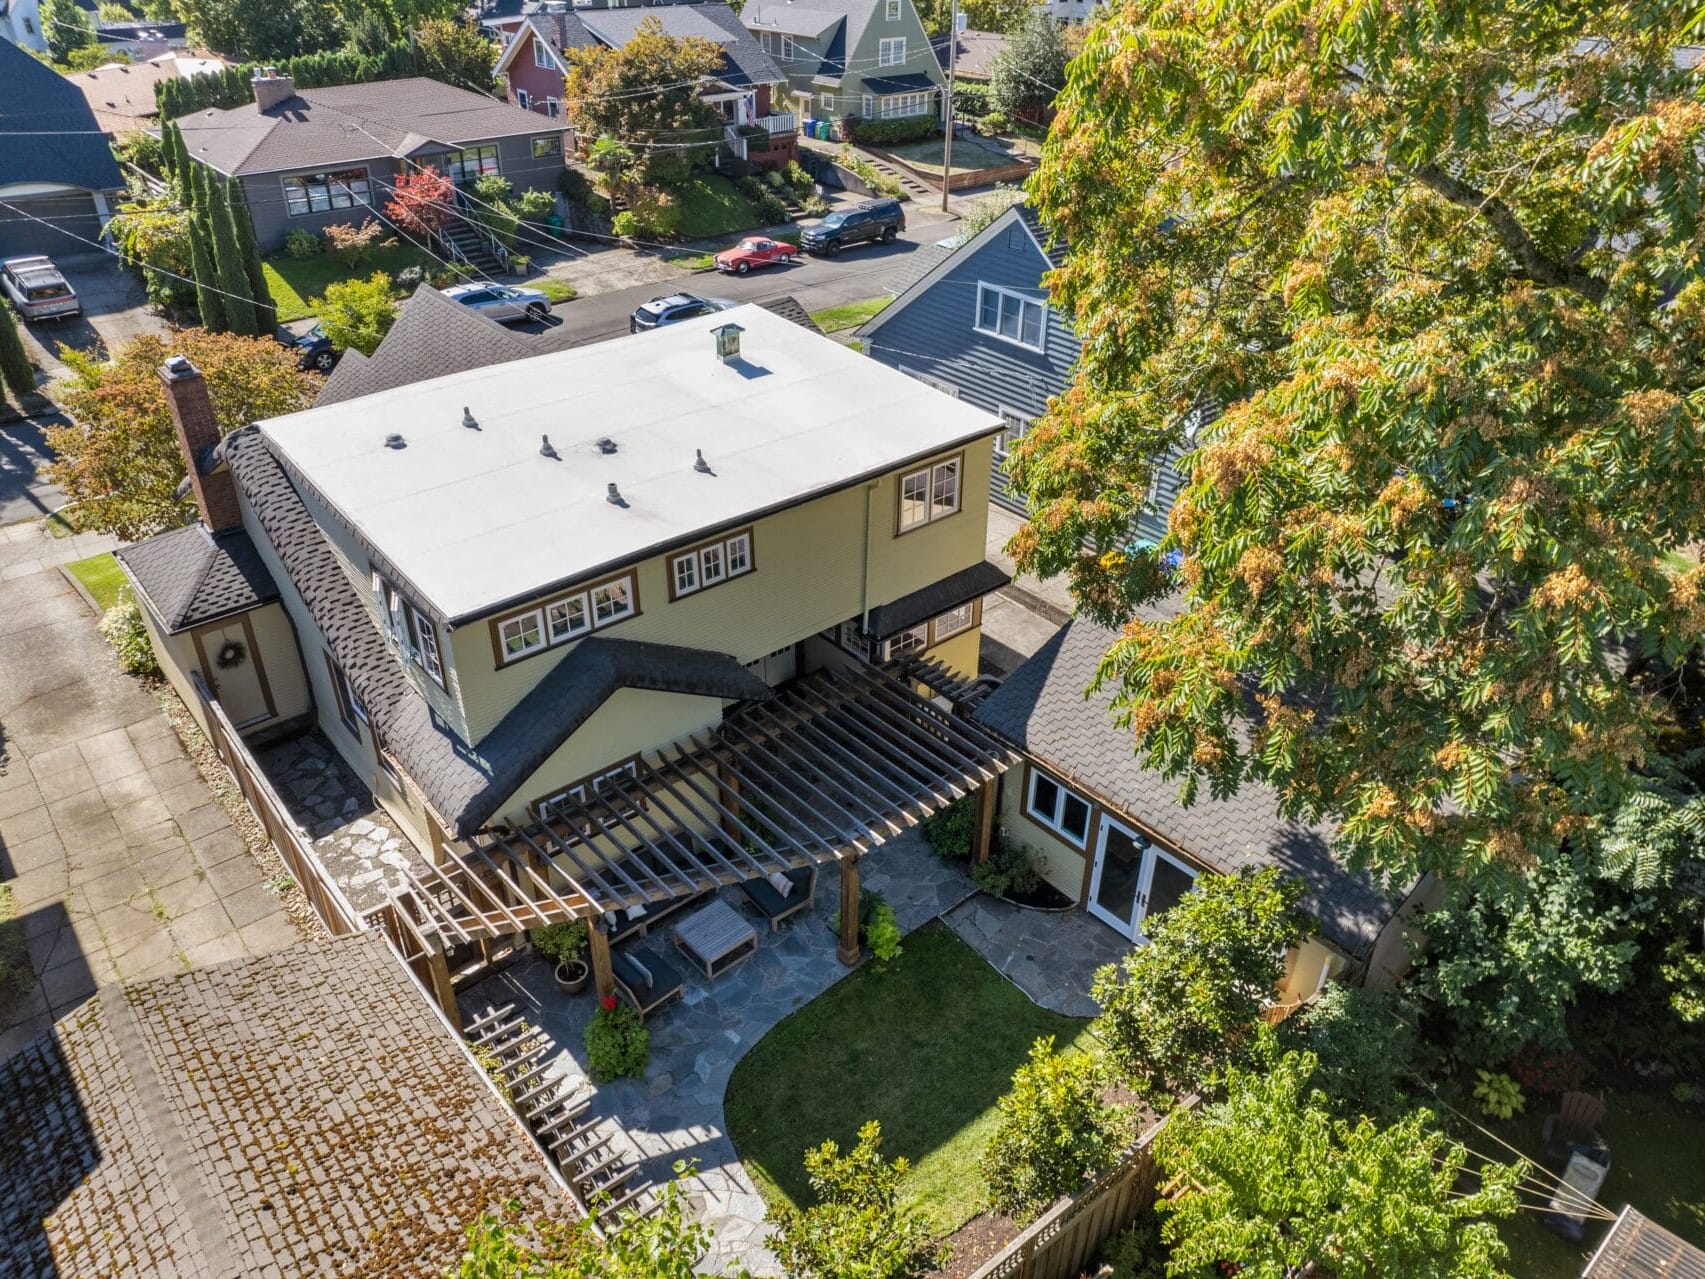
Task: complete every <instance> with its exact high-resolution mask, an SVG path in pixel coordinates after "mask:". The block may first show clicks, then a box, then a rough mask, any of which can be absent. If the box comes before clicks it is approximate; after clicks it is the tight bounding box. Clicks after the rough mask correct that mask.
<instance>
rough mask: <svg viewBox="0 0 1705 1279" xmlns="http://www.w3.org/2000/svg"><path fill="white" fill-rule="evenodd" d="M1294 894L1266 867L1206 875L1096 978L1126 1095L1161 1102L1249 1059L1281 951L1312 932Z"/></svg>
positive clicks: (1298, 888) (1297, 887)
mask: <svg viewBox="0 0 1705 1279" xmlns="http://www.w3.org/2000/svg"><path fill="white" fill-rule="evenodd" d="M1301 895H1302V885H1301V883H1300V882H1298V881H1296V880H1291V879H1281V878H1280V877H1279V873H1278V872H1277V871H1276V870H1272V869H1267V870H1260V871H1246V872H1244V873H1243V874H1240V875H1210V876H1208V877H1206V878H1205V879H1204V880H1203V881H1202V884H1201V887H1200V888H1198V889H1197V890H1196V891H1194V892H1191V893H1187V894H1185V896H1184V898H1183V900H1181V901H1180V902H1179V903H1178V904H1177V905H1175V906H1174V907H1173V908H1172V909H1171V910H1169V911H1166V912H1165V913H1164V914H1161V915H1158V916H1153V917H1150V919H1148V920H1147V921H1145V924H1144V927H1145V928H1146V929H1147V931H1148V944H1147V945H1145V946H1138V947H1137V948H1136V949H1135V950H1133V951H1132V952H1131V953H1130V954H1129V955H1127V956H1126V957H1125V958H1124V959H1123V960H1121V961H1120V962H1119V963H1117V964H1109V965H1108V966H1107V967H1105V968H1103V969H1102V970H1101V971H1100V972H1098V973H1096V974H1095V988H1094V995H1095V1002H1096V1003H1098V1004H1100V1005H1101V1016H1100V1017H1099V1018H1097V1020H1096V1023H1095V1029H1096V1033H1097V1034H1098V1035H1099V1036H1100V1038H1101V1041H1102V1042H1103V1043H1104V1044H1105V1045H1106V1047H1107V1056H1108V1060H1109V1061H1110V1062H1111V1063H1112V1065H1113V1067H1114V1068H1115V1069H1116V1070H1117V1071H1118V1072H1119V1073H1120V1075H1121V1076H1123V1078H1124V1080H1125V1081H1126V1082H1127V1083H1128V1084H1129V1085H1130V1086H1131V1088H1132V1089H1133V1090H1134V1091H1135V1092H1137V1093H1138V1094H1139V1095H1140V1096H1142V1097H1144V1098H1145V1099H1147V1100H1149V1101H1152V1102H1155V1103H1157V1104H1164V1103H1165V1102H1166V1101H1168V1100H1170V1099H1171V1098H1172V1097H1173V1096H1176V1095H1179V1094H1181V1093H1184V1092H1187V1091H1189V1090H1190V1089H1192V1088H1196V1087H1204V1086H1208V1085H1211V1084H1213V1083H1214V1082H1216V1081H1217V1080H1218V1078H1219V1077H1220V1075H1221V1073H1222V1072H1223V1071H1224V1070H1225V1068H1226V1067H1227V1066H1230V1065H1240V1064H1246V1063H1247V1062H1248V1061H1249V1060H1250V1059H1251V1057H1250V1054H1251V1053H1252V1052H1253V1051H1254V1049H1255V1045H1256V1034H1257V1031H1258V1029H1259V1027H1260V1025H1261V1010H1262V1008H1263V1007H1264V1006H1265V1005H1266V1004H1267V1003H1268V1002H1269V1001H1270V1000H1271V999H1272V998H1273V992H1274V987H1275V986H1277V985H1278V982H1279V979H1280V978H1281V977H1282V976H1283V975H1284V954H1285V951H1286V950H1287V949H1288V948H1289V947H1291V946H1294V945H1295V944H1296V943H1297V942H1299V941H1301V940H1302V939H1303V938H1304V937H1306V936H1308V935H1309V934H1310V933H1312V932H1313V931H1314V921H1313V920H1311V919H1310V918H1309V917H1308V916H1307V915H1306V914H1304V913H1303V912H1302V911H1301V910H1300V909H1298V906H1297V903H1298V900H1299V899H1300V897H1301Z"/></svg>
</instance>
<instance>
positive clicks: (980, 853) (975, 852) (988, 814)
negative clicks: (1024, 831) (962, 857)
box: [971, 777, 1000, 866]
mask: <svg viewBox="0 0 1705 1279" xmlns="http://www.w3.org/2000/svg"><path fill="white" fill-rule="evenodd" d="M999 796H1000V778H998V777H997V778H995V779H994V781H992V782H984V783H983V784H982V786H981V787H980V788H979V789H978V791H977V811H976V817H975V818H974V820H973V824H972V827H971V864H972V865H973V866H981V865H982V864H983V863H984V862H986V861H988V860H989V854H990V853H992V852H994V845H995V806H996V805H995V801H996V800H997V799H998V798H999Z"/></svg>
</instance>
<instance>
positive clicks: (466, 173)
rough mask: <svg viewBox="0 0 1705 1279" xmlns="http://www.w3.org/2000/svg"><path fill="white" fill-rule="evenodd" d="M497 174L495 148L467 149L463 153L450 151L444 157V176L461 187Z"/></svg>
mask: <svg viewBox="0 0 1705 1279" xmlns="http://www.w3.org/2000/svg"><path fill="white" fill-rule="evenodd" d="M496 172H497V147H496V146H495V145H493V146H483V147H469V148H468V149H467V150H465V151H452V152H450V153H449V154H448V155H446V156H445V157H444V173H445V176H446V177H448V178H449V179H450V181H452V182H454V183H455V184H456V185H457V186H461V185H462V184H463V183H465V182H472V181H473V180H474V179H475V178H483V177H484V176H485V175H486V174H488V173H496Z"/></svg>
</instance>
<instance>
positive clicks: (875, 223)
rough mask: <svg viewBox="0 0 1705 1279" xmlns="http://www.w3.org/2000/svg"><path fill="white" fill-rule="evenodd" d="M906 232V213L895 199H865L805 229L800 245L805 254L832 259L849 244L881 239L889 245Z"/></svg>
mask: <svg viewBox="0 0 1705 1279" xmlns="http://www.w3.org/2000/svg"><path fill="white" fill-rule="evenodd" d="M905 229H906V211H905V210H904V209H902V208H901V207H900V202H899V201H898V200H887V199H885V200H866V201H865V202H864V203H862V204H855V205H853V206H852V207H851V208H850V209H837V210H836V211H835V212H833V213H831V214H830V215H829V216H828V217H826V218H824V219H823V220H822V221H821V222H819V223H818V224H817V225H816V226H813V227H806V228H805V230H804V232H802V233H801V235H800V237H799V245H800V247H801V248H802V249H804V250H805V251H806V252H807V253H821V254H823V255H824V256H825V257H831V258H832V257H834V256H835V254H837V253H839V252H840V251H841V250H842V249H844V248H846V247H847V246H848V245H849V244H863V243H865V242H866V241H868V240H881V241H882V243H884V244H892V243H893V242H894V237H895V236H897V235H899V234H900V232H902V231H904V230H905Z"/></svg>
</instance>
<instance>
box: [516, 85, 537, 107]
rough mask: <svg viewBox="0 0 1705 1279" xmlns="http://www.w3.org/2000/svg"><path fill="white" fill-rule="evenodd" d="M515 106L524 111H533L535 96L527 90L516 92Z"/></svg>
mask: <svg viewBox="0 0 1705 1279" xmlns="http://www.w3.org/2000/svg"><path fill="white" fill-rule="evenodd" d="M515 105H516V106H518V107H520V108H521V109H522V110H523V111H531V110H532V109H533V95H532V94H530V93H528V92H527V91H526V90H525V89H517V90H515Z"/></svg>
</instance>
